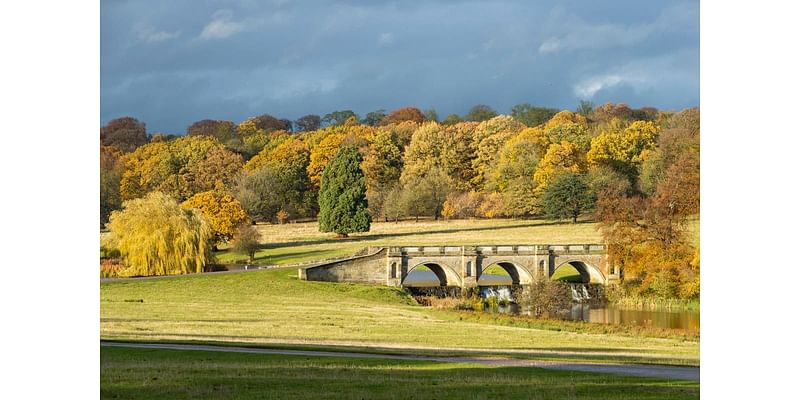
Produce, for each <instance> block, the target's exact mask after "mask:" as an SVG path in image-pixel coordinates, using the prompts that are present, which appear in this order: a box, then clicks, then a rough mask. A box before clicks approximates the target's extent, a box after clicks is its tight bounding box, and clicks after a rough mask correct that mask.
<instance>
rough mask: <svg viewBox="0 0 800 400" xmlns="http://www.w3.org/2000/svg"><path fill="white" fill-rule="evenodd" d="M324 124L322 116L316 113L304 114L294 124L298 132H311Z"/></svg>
mask: <svg viewBox="0 0 800 400" xmlns="http://www.w3.org/2000/svg"><path fill="white" fill-rule="evenodd" d="M321 124H322V118H320V116H319V115H316V114H308V115H304V116H302V117H300V118H298V119H297V120H295V121H294V125H295V127H296V128H297V131H298V132H311V131H315V130H317V129H319V127H320V125H321Z"/></svg>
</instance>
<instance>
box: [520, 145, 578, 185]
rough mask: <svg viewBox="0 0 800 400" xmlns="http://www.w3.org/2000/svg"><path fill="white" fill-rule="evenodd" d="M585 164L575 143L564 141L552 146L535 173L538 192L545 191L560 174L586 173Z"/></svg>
mask: <svg viewBox="0 0 800 400" xmlns="http://www.w3.org/2000/svg"><path fill="white" fill-rule="evenodd" d="M585 164H586V163H585V162H584V156H583V153H582V152H581V151H580V149H579V148H578V146H577V145H576V144H575V143H571V142H567V141H563V142H561V143H556V144H552V145H550V147H549V148H548V149H547V153H545V155H544V157H542V159H541V161H539V165H538V167H537V168H536V171H535V172H534V173H533V180H535V181H536V183H537V185H538V186H537V190H538V191H541V190H543V189H544V188H545V187H546V186H547V185H548V184H549V183H550V182H551V181H552V180H553V178H554V177H555V176H556V175H558V174H559V173H562V172H572V173H579V172H584V170H585V169H586V165H585Z"/></svg>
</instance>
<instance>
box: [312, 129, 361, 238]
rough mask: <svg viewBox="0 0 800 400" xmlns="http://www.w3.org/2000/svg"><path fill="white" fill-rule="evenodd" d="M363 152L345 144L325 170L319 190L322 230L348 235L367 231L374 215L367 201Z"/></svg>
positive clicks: (338, 234)
mask: <svg viewBox="0 0 800 400" xmlns="http://www.w3.org/2000/svg"><path fill="white" fill-rule="evenodd" d="M361 161H362V159H361V154H359V152H358V148H357V147H356V146H353V145H344V146H342V147H341V148H340V149H339V152H338V153H336V156H335V157H334V158H333V160H331V162H329V163H328V165H327V166H326V167H325V170H324V171H323V173H322V180H321V184H320V192H319V217H318V221H319V230H320V232H335V233H336V235H337V237H347V235H348V234H349V233H353V232H368V231H369V227H370V223H371V222H372V219H371V218H370V215H369V212H368V211H367V208H368V203H367V196H366V191H367V188H366V185H365V184H364V180H365V179H364V173H363V172H362V171H361V167H360V165H361Z"/></svg>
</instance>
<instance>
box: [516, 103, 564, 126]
mask: <svg viewBox="0 0 800 400" xmlns="http://www.w3.org/2000/svg"><path fill="white" fill-rule="evenodd" d="M557 112H558V110H556V109H555V108H547V107H537V106H533V105H531V104H528V103H521V104H517V105H515V106H513V107H511V116H512V117H513V118H514V119H516V120H517V121H519V122H522V123H523V124H525V125H527V126H537V125H541V124H543V123H545V122H547V120H549V119H550V118H552V117H553V116H554V115H556V113H557Z"/></svg>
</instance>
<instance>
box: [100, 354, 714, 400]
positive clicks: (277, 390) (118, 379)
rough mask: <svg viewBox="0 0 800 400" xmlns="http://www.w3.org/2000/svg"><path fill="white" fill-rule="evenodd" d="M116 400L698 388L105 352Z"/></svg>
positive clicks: (684, 394) (692, 393) (341, 362)
mask: <svg viewBox="0 0 800 400" xmlns="http://www.w3.org/2000/svg"><path fill="white" fill-rule="evenodd" d="M100 367H101V370H102V374H101V376H100V384H101V386H100V387H101V389H100V397H101V398H115V399H134V398H135V399H140V398H146V399H175V398H208V399H228V398H236V399H266V398H268V399H333V398H335V399H420V398H437V399H470V398H476V399H477V398H503V399H584V398H591V399H688V398H698V397H699V396H700V390H699V383H698V382H687V381H667V380H660V379H648V378H633V377H622V376H615V375H605V374H590V373H578V372H562V371H550V370H544V369H539V368H519V367H487V366H482V365H476V364H453V363H440V362H431V361H399V360H368V359H355V358H342V359H338V358H330V357H328V358H315V357H304V356H274V355H260V354H234V353H213V352H203V351H179V350H151V349H121V348H101V351H100Z"/></svg>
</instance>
